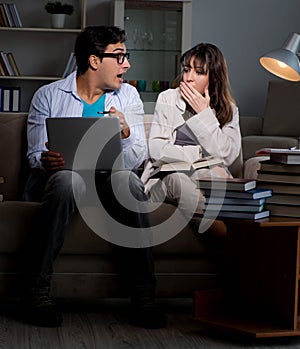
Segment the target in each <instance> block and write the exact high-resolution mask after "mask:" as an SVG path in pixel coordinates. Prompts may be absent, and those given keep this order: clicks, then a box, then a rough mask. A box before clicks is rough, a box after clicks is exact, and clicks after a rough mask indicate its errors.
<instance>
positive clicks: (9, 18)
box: [3, 3, 15, 28]
mask: <svg viewBox="0 0 300 349" xmlns="http://www.w3.org/2000/svg"><path fill="white" fill-rule="evenodd" d="M3 6H4V11H5V15H6V18H7V21H8V26H9V27H11V28H12V27H15V25H14V19H13V16H12V13H11V11H10V6H9V4H8V3H4V4H3Z"/></svg>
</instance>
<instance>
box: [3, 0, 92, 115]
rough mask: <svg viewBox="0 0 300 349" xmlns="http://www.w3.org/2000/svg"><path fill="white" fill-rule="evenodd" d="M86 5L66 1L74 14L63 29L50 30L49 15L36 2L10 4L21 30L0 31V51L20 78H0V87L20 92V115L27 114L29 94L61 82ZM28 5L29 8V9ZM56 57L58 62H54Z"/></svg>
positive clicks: (80, 1)
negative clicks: (11, 61) (12, 61)
mask: <svg viewBox="0 0 300 349" xmlns="http://www.w3.org/2000/svg"><path fill="white" fill-rule="evenodd" d="M86 1H87V0H68V2H69V3H72V4H73V6H74V13H73V14H72V15H71V16H66V22H65V28H63V29H53V28H51V21H50V16H51V15H50V14H48V13H47V12H46V11H45V9H44V6H45V4H46V2H41V1H40V0H30V1H26V2H25V1H23V0H14V1H13V2H14V4H15V5H16V7H17V10H18V13H19V15H20V18H21V21H22V27H0V50H1V51H3V52H12V53H13V56H14V59H15V61H16V64H17V67H18V69H19V71H20V76H3V75H2V76H0V86H2V87H6V88H10V87H11V88H12V87H20V88H21V103H20V112H27V111H28V109H29V105H30V101H31V98H32V95H33V93H34V92H35V91H36V90H37V89H38V88H39V87H40V86H42V85H44V84H45V83H49V82H52V81H55V80H59V79H60V78H62V75H63V73H64V70H65V67H66V64H67V62H68V59H69V56H70V53H71V52H72V51H73V50H74V43H75V39H76V37H77V35H78V33H79V32H80V31H81V30H82V28H84V27H85V26H86ZM29 4H30V6H29ZM58 57H59V59H58Z"/></svg>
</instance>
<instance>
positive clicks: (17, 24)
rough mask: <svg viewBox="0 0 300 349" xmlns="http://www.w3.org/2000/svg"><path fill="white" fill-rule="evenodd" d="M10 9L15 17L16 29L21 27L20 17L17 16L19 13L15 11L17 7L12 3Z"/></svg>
mask: <svg viewBox="0 0 300 349" xmlns="http://www.w3.org/2000/svg"><path fill="white" fill-rule="evenodd" d="M12 8H13V12H14V14H15V16H16V27H23V24H22V21H21V17H20V15H19V11H18V9H17V6H16V4H15V3H12Z"/></svg>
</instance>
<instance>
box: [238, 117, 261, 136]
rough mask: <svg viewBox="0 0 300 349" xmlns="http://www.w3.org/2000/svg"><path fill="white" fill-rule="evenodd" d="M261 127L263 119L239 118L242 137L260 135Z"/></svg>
mask: <svg viewBox="0 0 300 349" xmlns="http://www.w3.org/2000/svg"><path fill="white" fill-rule="evenodd" d="M262 126H263V118H261V117H258V116H241V117H240V129H241V134H242V136H243V137H245V136H250V135H260V134H261V131H262Z"/></svg>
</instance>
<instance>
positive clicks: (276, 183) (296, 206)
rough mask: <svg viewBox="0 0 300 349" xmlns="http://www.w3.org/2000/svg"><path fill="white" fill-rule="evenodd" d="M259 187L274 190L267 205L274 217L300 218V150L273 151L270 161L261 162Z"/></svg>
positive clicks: (258, 177)
mask: <svg viewBox="0 0 300 349" xmlns="http://www.w3.org/2000/svg"><path fill="white" fill-rule="evenodd" d="M259 152H261V151H259ZM257 153H258V152H257ZM257 186H258V187H264V188H269V189H272V191H273V196H272V198H270V199H269V200H268V203H267V205H266V208H267V209H269V210H270V211H271V215H272V216H283V217H296V218H300V150H299V149H294V150H284V149H271V150H270V160H265V161H261V168H260V170H259V171H258V175H257Z"/></svg>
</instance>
